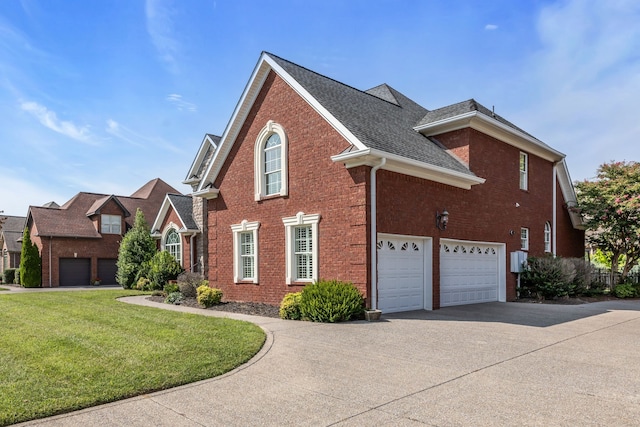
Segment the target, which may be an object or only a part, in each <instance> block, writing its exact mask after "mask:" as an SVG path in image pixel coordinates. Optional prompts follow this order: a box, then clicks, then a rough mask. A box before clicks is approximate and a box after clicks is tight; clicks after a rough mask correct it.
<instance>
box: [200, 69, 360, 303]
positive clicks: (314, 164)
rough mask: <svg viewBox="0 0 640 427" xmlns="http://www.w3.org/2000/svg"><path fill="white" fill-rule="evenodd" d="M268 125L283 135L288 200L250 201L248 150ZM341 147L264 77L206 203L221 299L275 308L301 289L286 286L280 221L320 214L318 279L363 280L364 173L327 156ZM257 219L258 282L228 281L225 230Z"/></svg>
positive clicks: (321, 123)
mask: <svg viewBox="0 0 640 427" xmlns="http://www.w3.org/2000/svg"><path fill="white" fill-rule="evenodd" d="M268 120H273V121H275V122H276V123H279V124H280V125H282V126H283V128H284V130H285V132H286V134H287V138H288V141H289V143H288V166H289V195H288V196H287V197H275V198H269V199H266V200H262V201H260V202H256V201H255V200H254V174H253V170H254V145H255V141H256V138H257V136H258V133H259V132H260V131H261V130H262V128H263V127H264V126H265V125H266V123H267V121H268ZM347 147H348V143H347V142H346V141H345V140H344V138H342V137H341V136H340V135H339V134H338V133H337V132H335V130H334V129H333V128H332V127H331V126H330V125H329V124H328V123H327V122H326V121H325V120H324V119H323V118H321V117H320V116H319V115H318V114H317V113H316V112H315V111H314V110H313V109H312V108H311V107H310V106H309V105H308V104H307V103H306V102H305V101H304V100H303V99H302V98H300V97H299V96H298V95H297V94H296V93H295V92H294V91H293V90H292V89H291V88H290V87H289V86H288V85H287V84H286V83H285V82H284V81H283V80H282V79H280V78H279V77H277V76H276V75H275V74H274V73H273V72H271V73H270V75H269V76H268V77H267V79H266V81H265V83H264V86H263V88H262V90H261V92H260V94H259V95H258V97H257V99H256V101H255V103H254V106H253V108H252V109H251V111H250V112H249V114H248V117H247V119H246V121H245V123H244V125H243V127H242V129H241V130H240V133H239V135H238V137H237V139H236V142H235V144H234V146H233V148H232V150H231V152H230V153H229V156H228V158H227V160H226V162H225V165H224V166H223V169H222V171H221V173H220V174H219V176H218V179H217V180H216V182H215V183H214V185H215V187H216V188H218V189H219V190H220V194H219V196H218V198H217V199H213V200H210V201H209V202H208V221H209V236H208V237H209V241H208V252H209V274H208V279H209V281H210V285H211V286H215V287H219V288H221V289H222V290H223V292H224V298H225V299H227V300H240V301H242V300H244V301H264V302H268V303H271V304H278V303H280V301H281V300H282V298H283V296H284V295H285V294H286V293H289V292H296V291H299V290H300V289H301V286H300V285H286V284H285V274H286V272H285V228H284V225H283V223H282V218H284V217H291V216H295V215H296V213H298V212H304V213H305V214H320V215H321V220H320V223H319V233H318V234H319V236H318V238H319V277H320V278H327V279H339V280H346V281H351V282H353V283H354V284H355V285H356V286H358V287H359V288H360V289H361V290H362V291H363V292H365V291H366V284H367V282H368V279H369V277H368V272H367V262H368V260H369V257H368V251H367V239H368V231H367V215H368V210H369V208H368V206H367V192H366V186H367V182H368V179H369V178H368V168H366V167H360V168H356V169H353V170H347V169H345V167H344V165H342V164H335V163H333V162H332V161H331V158H330V157H331V156H332V155H336V154H339V153H340V152H342V151H343V150H344V149H345V148H347ZM245 219H246V220H247V221H259V222H260V228H259V230H258V254H259V277H258V279H259V284H234V283H233V242H232V236H233V235H232V232H231V225H233V224H239V223H240V222H241V221H242V220H245Z"/></svg>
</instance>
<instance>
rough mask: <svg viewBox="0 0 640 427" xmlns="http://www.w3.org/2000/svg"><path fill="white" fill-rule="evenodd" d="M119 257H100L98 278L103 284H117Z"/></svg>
mask: <svg viewBox="0 0 640 427" xmlns="http://www.w3.org/2000/svg"><path fill="white" fill-rule="evenodd" d="M117 261H118V260H117V259H111V258H100V259H98V278H99V279H100V280H101V281H102V284H103V285H115V284H116V273H117V271H118V266H117V264H116V263H117Z"/></svg>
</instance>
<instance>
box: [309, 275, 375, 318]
mask: <svg viewBox="0 0 640 427" xmlns="http://www.w3.org/2000/svg"><path fill="white" fill-rule="evenodd" d="M363 313H364V298H363V297H362V294H361V293H360V291H359V290H358V288H356V287H355V286H354V285H353V284H352V283H348V282H340V281H338V280H320V281H318V282H316V283H313V284H311V285H308V286H305V287H304V288H303V289H302V294H301V296H300V315H301V316H302V319H305V320H307V319H308V320H311V321H312V322H329V323H333V322H342V321H347V320H350V319H352V318H354V317H358V316H360V315H362V314H363Z"/></svg>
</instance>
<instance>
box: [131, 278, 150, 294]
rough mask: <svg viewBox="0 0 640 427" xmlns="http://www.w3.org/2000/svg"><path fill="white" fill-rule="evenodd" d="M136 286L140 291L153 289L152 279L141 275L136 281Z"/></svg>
mask: <svg viewBox="0 0 640 427" xmlns="http://www.w3.org/2000/svg"><path fill="white" fill-rule="evenodd" d="M135 288H136V289H137V290H139V291H150V290H151V280H149V279H147V278H146V277H141V278H139V279H138V281H137V282H136V286H135Z"/></svg>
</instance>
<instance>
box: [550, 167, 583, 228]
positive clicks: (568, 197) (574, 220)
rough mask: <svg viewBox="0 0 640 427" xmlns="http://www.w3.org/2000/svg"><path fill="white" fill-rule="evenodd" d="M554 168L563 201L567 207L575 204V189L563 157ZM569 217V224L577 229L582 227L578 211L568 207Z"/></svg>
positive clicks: (576, 201)
mask: <svg viewBox="0 0 640 427" xmlns="http://www.w3.org/2000/svg"><path fill="white" fill-rule="evenodd" d="M555 168H556V171H557V174H556V175H557V177H558V184H559V185H560V191H561V192H562V198H563V199H564V203H565V204H566V205H567V207H574V206H577V204H578V196H577V195H576V190H575V188H574V187H573V183H572V181H571V176H570V175H569V168H568V167H567V163H566V162H565V160H564V159H562V160H561V161H559V162H557V163H556V164H555ZM569 217H570V218H571V224H572V225H573V228H577V229H579V230H583V229H584V223H583V222H582V217H581V216H580V214H579V213H578V212H573V211H571V210H570V209H569Z"/></svg>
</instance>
